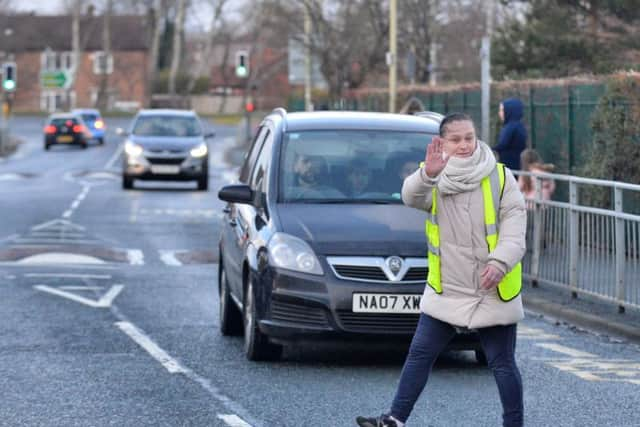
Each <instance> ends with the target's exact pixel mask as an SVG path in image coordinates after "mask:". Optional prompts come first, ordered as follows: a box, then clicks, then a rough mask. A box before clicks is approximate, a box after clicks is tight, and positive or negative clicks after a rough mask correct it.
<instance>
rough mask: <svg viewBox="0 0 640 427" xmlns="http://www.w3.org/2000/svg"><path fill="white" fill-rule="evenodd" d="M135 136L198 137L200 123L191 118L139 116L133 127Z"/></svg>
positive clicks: (200, 133)
mask: <svg viewBox="0 0 640 427" xmlns="http://www.w3.org/2000/svg"><path fill="white" fill-rule="evenodd" d="M132 134H133V135H137V136H185V137H189V136H200V135H202V129H201V128H200V123H198V120H197V119H196V118H195V117H193V116H171V115H149V116H140V117H138V119H137V120H136V122H135V125H134V127H133V132H132Z"/></svg>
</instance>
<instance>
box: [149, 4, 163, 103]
mask: <svg viewBox="0 0 640 427" xmlns="http://www.w3.org/2000/svg"><path fill="white" fill-rule="evenodd" d="M164 3H165V1H163V0H153V3H150V4H149V5H148V9H147V11H148V12H147V16H148V19H149V21H150V22H151V28H152V31H151V33H152V36H151V49H150V52H149V62H148V64H147V81H146V87H145V105H146V106H151V95H152V94H153V83H154V82H155V80H156V77H157V75H158V54H159V52H160V38H161V37H162V31H163V29H164V28H163V25H162V23H163V19H162V18H163V17H164V13H163V10H164V8H165V4H164Z"/></svg>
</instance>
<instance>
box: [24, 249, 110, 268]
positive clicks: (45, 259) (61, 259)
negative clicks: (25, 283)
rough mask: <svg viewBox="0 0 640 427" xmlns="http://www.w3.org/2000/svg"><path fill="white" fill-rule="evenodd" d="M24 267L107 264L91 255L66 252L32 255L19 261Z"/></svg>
mask: <svg viewBox="0 0 640 427" xmlns="http://www.w3.org/2000/svg"><path fill="white" fill-rule="evenodd" d="M17 263H18V264H22V265H34V264H92V265H95V264H105V262H104V261H103V260H101V259H99V258H96V257H92V256H89V255H78V254H71V253H65V252H47V253H44V254H37V255H31V256H28V257H26V258H22V259H21V260H20V261H17Z"/></svg>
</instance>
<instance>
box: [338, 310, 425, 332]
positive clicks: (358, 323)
mask: <svg viewBox="0 0 640 427" xmlns="http://www.w3.org/2000/svg"><path fill="white" fill-rule="evenodd" d="M338 318H339V320H340V323H341V324H342V327H343V329H344V330H345V331H348V332H359V333H383V334H399V335H405V334H406V335H410V334H413V332H414V331H415V329H416V326H417V325H418V319H419V318H420V315H419V314H377V313H353V312H351V311H343V310H339V311H338Z"/></svg>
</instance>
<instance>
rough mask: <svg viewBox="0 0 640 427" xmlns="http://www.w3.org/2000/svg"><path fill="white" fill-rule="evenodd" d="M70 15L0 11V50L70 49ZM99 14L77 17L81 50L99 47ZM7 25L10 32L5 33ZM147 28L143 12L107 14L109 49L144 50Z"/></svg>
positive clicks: (100, 42) (147, 35)
mask: <svg viewBox="0 0 640 427" xmlns="http://www.w3.org/2000/svg"><path fill="white" fill-rule="evenodd" d="M71 21H72V19H71V16H70V15H51V16H45V15H32V14H17V15H0V28H2V29H3V32H0V50H2V51H5V52H12V53H17V52H24V51H39V52H40V51H44V50H45V49H46V48H47V47H48V48H50V49H51V50H53V51H70V50H71ZM103 22H104V21H103V18H102V16H87V15H85V16H81V17H80V40H81V41H80V43H81V47H82V50H84V51H97V50H102V27H103ZM7 29H11V30H12V33H11V35H7V34H6V31H7ZM149 34H150V29H149V28H148V26H147V20H146V18H145V17H144V16H136V15H116V16H112V17H111V49H112V50H119V51H122V50H147V49H148V47H149V44H150V43H149V42H150V40H149Z"/></svg>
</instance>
